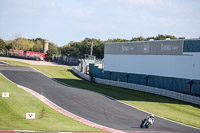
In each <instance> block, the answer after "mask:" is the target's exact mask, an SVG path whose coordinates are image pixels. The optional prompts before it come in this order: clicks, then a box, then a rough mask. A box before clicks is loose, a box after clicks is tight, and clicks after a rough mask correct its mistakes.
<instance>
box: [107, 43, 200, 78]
mask: <svg viewBox="0 0 200 133" xmlns="http://www.w3.org/2000/svg"><path fill="white" fill-rule="evenodd" d="M104 70H105V71H114V72H125V73H135V74H145V75H157V76H164V77H176V78H187V79H196V80H200V39H186V40H185V39H181V40H158V41H141V42H117V43H106V44H105V49H104Z"/></svg>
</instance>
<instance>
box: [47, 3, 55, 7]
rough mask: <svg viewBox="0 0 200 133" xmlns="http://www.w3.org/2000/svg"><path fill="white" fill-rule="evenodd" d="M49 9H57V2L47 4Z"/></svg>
mask: <svg viewBox="0 0 200 133" xmlns="http://www.w3.org/2000/svg"><path fill="white" fill-rule="evenodd" d="M47 7H48V8H56V7H57V5H56V3H55V2H49V3H47Z"/></svg>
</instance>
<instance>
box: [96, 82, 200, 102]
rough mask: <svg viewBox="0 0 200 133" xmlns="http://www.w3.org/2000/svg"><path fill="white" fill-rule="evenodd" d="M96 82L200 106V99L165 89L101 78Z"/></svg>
mask: <svg viewBox="0 0 200 133" xmlns="http://www.w3.org/2000/svg"><path fill="white" fill-rule="evenodd" d="M95 82H96V83H99V84H106V85H111V86H116V87H122V88H128V89H132V90H138V91H142V92H148V93H153V94H157V95H161V96H166V97H170V98H174V99H177V100H181V101H185V102H189V103H193V104H197V105H200V98H199V97H195V96H191V95H187V94H182V93H178V92H174V91H169V90H165V89H160V88H155V87H150V86H144V85H137V84H132V83H126V82H119V81H112V80H105V79H100V78H95Z"/></svg>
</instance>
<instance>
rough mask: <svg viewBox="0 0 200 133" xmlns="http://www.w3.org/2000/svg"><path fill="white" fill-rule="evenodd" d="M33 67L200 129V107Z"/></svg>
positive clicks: (62, 69) (65, 71) (64, 70)
mask: <svg viewBox="0 0 200 133" xmlns="http://www.w3.org/2000/svg"><path fill="white" fill-rule="evenodd" d="M10 63H13V64H15V63H14V62H10ZM17 65H19V64H17ZM33 67H34V68H36V69H38V70H39V71H41V72H43V73H45V74H46V75H48V76H50V77H52V78H55V79H57V80H59V81H62V82H64V83H66V84H69V85H71V86H74V87H78V88H83V89H87V90H92V91H95V92H99V93H102V94H105V95H108V96H111V97H113V98H116V99H118V100H120V101H122V102H124V103H127V104H129V105H132V106H135V107H137V108H140V109H142V110H145V111H148V112H150V113H153V114H156V115H158V116H162V117H165V118H168V119H171V120H174V121H178V122H181V123H184V124H187V125H192V126H195V127H199V128H200V123H199V119H200V106H197V105H193V104H189V103H186V102H182V101H178V100H175V99H171V98H167V97H163V96H159V95H154V94H149V93H143V92H139V91H134V90H128V89H124V88H119V87H113V86H107V85H101V84H95V83H92V82H88V81H86V80H82V79H80V78H78V77H77V76H75V75H74V74H73V73H72V71H71V68H70V67H68V68H66V67H57V66H33Z"/></svg>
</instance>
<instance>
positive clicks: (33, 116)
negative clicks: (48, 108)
mask: <svg viewBox="0 0 200 133" xmlns="http://www.w3.org/2000/svg"><path fill="white" fill-rule="evenodd" d="M26 119H35V113H26Z"/></svg>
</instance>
